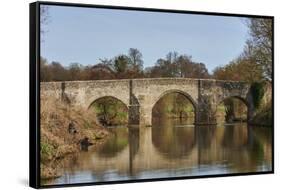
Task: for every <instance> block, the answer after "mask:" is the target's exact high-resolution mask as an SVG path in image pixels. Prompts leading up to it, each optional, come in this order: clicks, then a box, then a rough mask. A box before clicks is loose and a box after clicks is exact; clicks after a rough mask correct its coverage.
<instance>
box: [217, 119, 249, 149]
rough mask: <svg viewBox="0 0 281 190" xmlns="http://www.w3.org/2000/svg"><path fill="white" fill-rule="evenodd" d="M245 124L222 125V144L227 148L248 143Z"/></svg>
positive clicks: (243, 145) (240, 146) (244, 145)
mask: <svg viewBox="0 0 281 190" xmlns="http://www.w3.org/2000/svg"><path fill="white" fill-rule="evenodd" d="M246 125H247V124H239V125H227V126H225V127H224V136H223V139H222V146H223V147H229V148H243V147H246V146H247V145H248V135H249V134H248V132H249V131H248V128H247V127H246Z"/></svg>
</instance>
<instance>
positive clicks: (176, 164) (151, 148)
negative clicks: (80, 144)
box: [72, 126, 271, 179]
mask: <svg viewBox="0 0 281 190" xmlns="http://www.w3.org/2000/svg"><path fill="white" fill-rule="evenodd" d="M127 130H128V143H127V145H126V146H124V147H123V148H122V149H116V150H118V151H116V152H115V153H114V154H112V152H109V154H108V155H106V153H105V152H103V153H102V154H101V153H100V152H99V151H97V152H94V153H91V154H88V155H87V157H85V158H83V159H78V163H77V164H76V166H72V168H74V170H75V168H76V167H77V169H78V168H79V169H78V170H86V171H92V172H93V173H94V175H96V176H99V177H100V178H101V179H103V178H104V175H107V174H110V173H111V172H113V173H114V172H115V173H118V175H120V176H122V175H124V176H130V177H132V178H134V176H135V177H138V178H139V177H141V176H142V174H143V173H145V172H147V171H154V172H156V173H157V172H160V171H168V172H184V174H183V175H187V174H188V173H189V172H190V174H192V172H193V171H196V170H198V169H200V168H201V169H202V170H204V168H205V167H211V166H212V167H214V166H216V167H217V168H216V169H221V170H216V169H215V170H214V172H215V171H219V172H220V173H223V172H225V171H222V170H229V171H231V172H243V171H246V172H252V171H256V170H257V167H258V165H259V163H258V160H257V159H256V158H255V157H256V156H257V155H258V154H260V152H255V151H257V150H256V148H257V147H258V146H260V144H259V142H257V141H256V140H255V138H254V137H253V132H252V131H251V130H252V128H251V127H246V126H226V127H211V126H210V127H207V126H197V127H167V128H166V129H165V130H167V131H165V130H163V128H162V129H161V128H160V127H152V128H145V127H144V128H139V129H133V128H131V129H127ZM169 134H171V135H172V136H173V137H169ZM199 134H200V135H199ZM181 136H182V137H181ZM183 137H185V138H183ZM270 147H271V145H270V144H268V145H267V148H266V149H267V150H268V149H270ZM113 151H114V150H113ZM268 154H271V152H268ZM268 159H269V160H268V162H270V160H271V158H270V157H269V158H268ZM197 174H198V173H197ZM173 175H175V173H173V174H172V176H173ZM151 177H153V176H150V177H149V178H151ZM154 177H159V176H158V175H156V176H154ZM166 177H168V176H166Z"/></svg>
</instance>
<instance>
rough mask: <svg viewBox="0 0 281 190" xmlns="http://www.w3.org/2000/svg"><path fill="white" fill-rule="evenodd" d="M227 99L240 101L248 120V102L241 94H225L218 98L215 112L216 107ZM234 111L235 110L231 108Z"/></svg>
mask: <svg viewBox="0 0 281 190" xmlns="http://www.w3.org/2000/svg"><path fill="white" fill-rule="evenodd" d="M228 100H238V101H239V102H242V103H243V105H244V106H245V108H246V113H247V118H246V121H248V120H249V118H250V103H249V102H248V101H247V100H246V99H245V98H243V97H241V96H236V95H231V96H226V97H223V98H221V99H219V101H218V103H217V105H216V110H215V114H217V113H218V108H219V106H220V105H221V104H225V102H226V101H228ZM233 111H235V110H233Z"/></svg>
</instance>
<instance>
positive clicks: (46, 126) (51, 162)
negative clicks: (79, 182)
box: [40, 97, 109, 179]
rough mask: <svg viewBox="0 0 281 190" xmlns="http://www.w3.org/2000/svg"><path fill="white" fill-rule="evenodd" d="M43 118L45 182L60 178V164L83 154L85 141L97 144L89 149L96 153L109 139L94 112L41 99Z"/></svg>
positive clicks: (42, 158)
mask: <svg viewBox="0 0 281 190" xmlns="http://www.w3.org/2000/svg"><path fill="white" fill-rule="evenodd" d="M40 118H41V120H40V121H41V126H40V127H41V128H40V130H41V139H40V140H41V143H40V147H41V149H40V155H41V165H40V167H41V179H51V178H55V177H59V176H60V171H59V168H60V160H61V159H62V158H64V157H66V156H67V155H69V154H73V153H78V152H79V151H81V140H82V139H84V138H85V137H87V138H88V139H89V141H90V142H91V143H92V144H93V145H92V146H90V147H89V148H90V149H95V148H96V147H97V146H99V145H100V144H102V143H103V142H104V141H105V139H106V137H107V136H108V135H109V132H108V131H107V130H106V129H104V128H102V127H100V126H99V125H98V124H97V120H96V117H95V113H94V112H93V111H91V110H83V109H82V108H78V107H75V108H73V107H70V106H68V105H65V104H63V103H61V102H60V101H57V100H55V99H53V98H51V97H41V113H40ZM70 123H72V124H70ZM70 126H71V127H70ZM70 129H71V130H70Z"/></svg>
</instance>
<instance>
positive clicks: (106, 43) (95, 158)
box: [30, 2, 274, 188]
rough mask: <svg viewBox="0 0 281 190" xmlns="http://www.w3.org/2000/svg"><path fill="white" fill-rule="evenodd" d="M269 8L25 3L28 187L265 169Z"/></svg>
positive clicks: (269, 152)
mask: <svg viewBox="0 0 281 190" xmlns="http://www.w3.org/2000/svg"><path fill="white" fill-rule="evenodd" d="M273 28H274V18H273V17H272V16H262V15H242V14H228V13H213V12H194V11H187V10H166V9H165V10H164V9H154V8H136V7H134V8H133V7H118V6H103V5H88V4H74V3H56V2H34V3H31V4H30V186H31V187H34V188H46V187H60V186H79V185H97V184H111V183H129V182H144V181H159V180H175V179H190V178H203V177H222V176H236V175H253V174H268V173H273V172H274V122H273V121H274V119H273V117H274V97H273V95H274V93H273V92H274V72H273V71H274V64H273V62H274V56H273V55H274V51H273V47H274V45H273V44H274V39H273V36H274V33H273V32H274V29H273Z"/></svg>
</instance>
